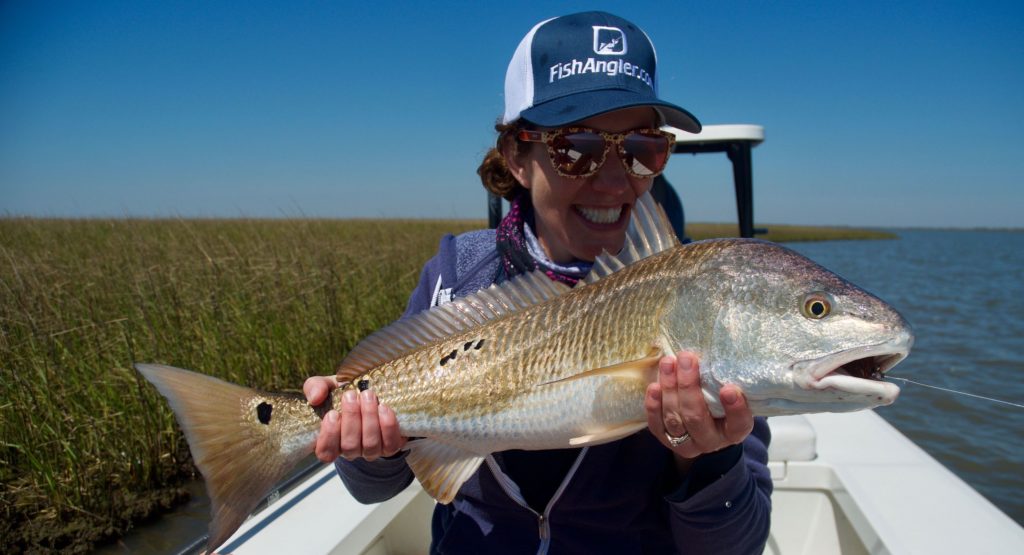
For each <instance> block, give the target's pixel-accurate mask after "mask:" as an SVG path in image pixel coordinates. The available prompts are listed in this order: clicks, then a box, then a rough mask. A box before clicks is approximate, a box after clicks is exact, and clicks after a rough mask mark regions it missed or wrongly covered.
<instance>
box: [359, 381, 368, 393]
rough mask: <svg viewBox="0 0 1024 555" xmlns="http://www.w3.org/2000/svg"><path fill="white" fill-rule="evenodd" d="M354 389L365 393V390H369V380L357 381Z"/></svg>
mask: <svg viewBox="0 0 1024 555" xmlns="http://www.w3.org/2000/svg"><path fill="white" fill-rule="evenodd" d="M356 387H358V388H359V391H366V390H367V389H370V380H359V383H357V384H356Z"/></svg>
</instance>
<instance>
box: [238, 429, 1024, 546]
mask: <svg viewBox="0 0 1024 555" xmlns="http://www.w3.org/2000/svg"><path fill="white" fill-rule="evenodd" d="M769 424H770V425H771V428H772V435H773V439H772V445H771V449H770V451H769V458H770V463H769V466H770V469H771V472H772V478H773V480H774V482H775V492H774V494H773V495H772V504H773V511H772V528H771V536H770V538H769V540H768V545H767V547H766V549H765V553H767V554H773V555H775V554H778V555H782V554H785V555H792V554H807V555H811V554H813V555H828V554H843V555H851V554H856V555H859V554H868V553H871V554H885V553H893V554H917V553H920V554H928V555H934V554H942V553H951V554H952V553H956V554H963V553H970V554H972V555H974V554H987V553H991V554H996V553H998V554H1005V553H1024V528H1021V527H1020V526H1019V525H1017V523H1016V522H1014V521H1013V520H1011V519H1010V518H1009V517H1008V516H1006V515H1005V514H1004V513H1002V512H1001V511H1000V510H999V509H998V508H996V507H995V506H994V505H992V503H991V502H989V501H988V500H987V499H985V498H984V497H982V496H981V494H979V493H978V492H977V491H975V490H974V489H972V488H971V487H970V486H968V485H967V484H966V483H965V482H963V481H962V480H961V479H960V478H958V477H957V476H956V475H954V474H953V473H952V472H950V471H949V470H948V469H946V468H945V467H943V466H942V465H941V464H939V463H938V462H937V461H936V460H935V459H933V458H932V457H931V456H930V455H928V454H927V453H925V452H924V451H923V450H922V449H921V448H919V447H918V446H917V445H915V444H914V443H913V442H912V441H910V440H909V439H907V438H906V437H905V436H903V435H902V434H901V433H900V432H899V431H897V430H896V429H895V428H893V427H892V426H891V425H889V424H888V423H887V422H885V421H884V420H883V419H882V418H881V417H879V416H878V415H877V414H875V413H874V412H873V411H862V412H856V413H848V414H815V415H806V416H788V417H774V418H770V419H769ZM433 504H434V502H433V500H432V499H431V498H430V497H429V496H427V495H426V494H425V493H424V492H423V490H422V489H420V487H419V485H418V484H417V483H415V482H414V483H413V484H412V485H411V486H410V487H409V488H408V489H406V490H405V491H404V492H403V493H401V494H400V495H398V496H396V497H395V498H393V499H391V500H390V501H387V502H385V503H380V504H376V505H362V504H360V503H359V502H357V501H355V500H354V499H352V497H351V496H349V495H348V492H347V491H346V490H345V488H344V487H343V486H342V484H341V481H340V480H339V479H337V477H336V476H335V474H334V468H333V466H330V465H328V466H325V467H324V468H323V469H321V470H320V471H318V472H317V473H315V474H314V475H313V476H312V477H310V478H309V479H307V480H306V481H305V482H303V483H302V484H301V485H300V486H298V487H296V488H294V489H293V490H291V491H290V492H288V493H286V494H284V495H283V496H281V498H280V499H279V500H277V501H276V502H275V503H274V504H272V505H271V506H269V507H268V508H267V509H265V510H264V511H261V512H260V513H258V514H257V515H255V516H253V517H252V518H250V519H249V520H248V521H247V522H246V523H245V524H244V525H243V526H242V528H241V529H239V530H238V532H236V533H235V535H234V536H232V538H231V539H230V540H229V541H228V542H227V543H226V544H225V545H224V546H223V547H222V548H221V552H224V553H236V554H239V555H248V554H262V553H281V552H301V553H337V554H362V555H405V554H414V553H424V552H425V551H426V548H427V546H428V545H429V542H430V514H431V511H432V509H433Z"/></svg>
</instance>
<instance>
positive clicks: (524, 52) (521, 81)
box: [501, 18, 554, 123]
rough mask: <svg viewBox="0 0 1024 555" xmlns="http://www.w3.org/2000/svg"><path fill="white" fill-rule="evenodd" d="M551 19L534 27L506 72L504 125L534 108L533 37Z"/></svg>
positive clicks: (519, 47) (517, 49)
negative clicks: (524, 111)
mask: <svg viewBox="0 0 1024 555" xmlns="http://www.w3.org/2000/svg"><path fill="white" fill-rule="evenodd" d="M551 19H554V18H551ZM551 19H545V20H544V21H541V22H540V23H538V24H536V25H534V26H533V29H530V32H529V33H527V34H526V36H525V37H523V40H522V41H520V42H519V46H518V47H517V48H516V52H515V54H512V61H511V62H509V64H508V70H507V71H506V72H505V116H504V117H503V118H502V120H501V121H502V123H512V122H513V121H515V120H517V119H519V114H521V113H522V112H523V110H526V109H527V108H531V107H533V55H532V54H533V36H534V35H535V34H536V33H537V29H539V28H540V27H541V26H542V25H544V24H545V23H547V22H548V21H551Z"/></svg>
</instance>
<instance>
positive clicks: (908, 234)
mask: <svg viewBox="0 0 1024 555" xmlns="http://www.w3.org/2000/svg"><path fill="white" fill-rule="evenodd" d="M897 233H898V234H899V236H900V239H899V240H895V241H842V242H824V243H802V244H801V243H796V244H790V245H789V246H790V247H791V248H794V249H795V250H797V251H799V252H801V253H802V254H804V255H805V256H808V257H810V258H811V259H813V260H815V261H816V262H818V263H820V264H822V265H823V266H825V267H827V268H829V269H830V270H832V271H834V272H837V273H839V274H840V275H842V276H843V277H845V278H847V279H849V280H850V281H853V282H854V283H856V284H857V285H860V286H861V287H863V288H865V289H867V290H869V291H871V292H872V293H875V294H876V295H878V296H879V297H881V298H883V299H885V300H886V301H888V302H889V303H890V304H892V305H893V306H895V307H896V308H897V309H898V310H899V311H900V312H901V313H902V314H903V315H904V316H905V317H906V318H907V319H908V320H909V321H910V323H911V325H913V327H914V332H915V335H916V340H915V342H914V347H913V350H912V351H911V354H910V356H909V357H908V358H907V359H906V360H904V361H903V362H901V363H900V364H899V366H897V367H896V368H895V369H893V370H892V375H893V376H903V377H906V378H908V379H911V380H915V381H920V382H924V383H928V384H932V385H937V386H940V387H946V388H950V389H956V390H960V391H967V392H970V393H975V394H978V395H985V396H988V397H996V398H1000V399H1005V400H1008V401H1012V402H1015V403H1018V404H1024V233H1018V232H995V231H993V232H988V231H917V230H914V231H897ZM895 383H897V384H898V385H900V387H901V388H902V390H903V392H902V394H901V395H900V398H899V400H897V401H896V403H895V404H893V405H892V406H889V407H883V408H880V409H878V410H877V412H878V414H880V415H881V416H882V417H883V418H885V419H886V420H887V421H888V422H889V423H891V424H892V425H894V426H896V428H898V429H899V430H900V431H901V432H903V433H904V434H905V435H907V436H909V437H910V438H911V439H913V440H914V441H915V442H916V443H917V444H918V445H919V446H921V447H922V448H924V449H925V450H926V451H927V452H928V453H929V454H931V455H932V456H933V457H935V458H936V459H938V460H939V462H941V463H942V464H944V465H945V466H946V467H947V468H949V469H950V470H952V471H953V472H955V473H956V474H957V475H958V476H960V477H961V478H962V479H963V480H965V481H966V482H967V483H969V484H970V485H971V486H973V487H974V488H975V489H976V490H978V491H980V492H981V493H982V494H983V495H985V497H987V498H988V499H989V500H991V501H992V502H993V503H995V504H996V505H997V506H998V507H999V508H1000V509H1002V510H1003V511H1004V512H1005V513H1007V514H1009V515H1010V517H1011V518H1013V519H1014V520H1016V521H1017V522H1018V523H1020V524H1021V525H1024V497H1022V494H1024V409H1020V408H1014V407H1009V406H1006V405H1001V404H996V403H990V402H987V401H982V400H978V399H972V398H969V397H964V396H961V395H954V394H950V393H944V392H941V391H935V390H932V389H927V388H923V387H919V386H916V385H913V384H903V383H901V382H895Z"/></svg>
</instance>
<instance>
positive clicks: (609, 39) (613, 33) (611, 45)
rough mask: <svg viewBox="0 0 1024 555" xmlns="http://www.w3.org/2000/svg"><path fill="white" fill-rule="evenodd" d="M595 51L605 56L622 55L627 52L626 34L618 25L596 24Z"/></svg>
mask: <svg viewBox="0 0 1024 555" xmlns="http://www.w3.org/2000/svg"><path fill="white" fill-rule="evenodd" d="M594 52H595V53H597V54H602V55H605V56H622V55H624V54H625V53H626V34H625V33H623V32H622V29H619V28H618V27H601V26H599V25H594Z"/></svg>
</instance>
